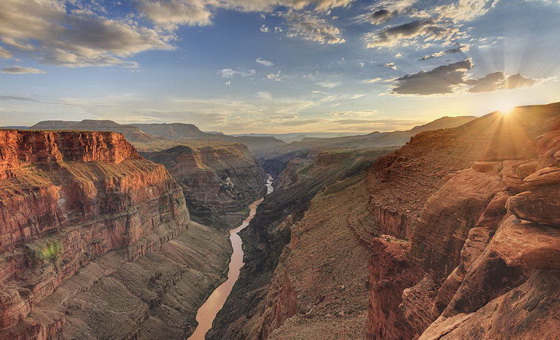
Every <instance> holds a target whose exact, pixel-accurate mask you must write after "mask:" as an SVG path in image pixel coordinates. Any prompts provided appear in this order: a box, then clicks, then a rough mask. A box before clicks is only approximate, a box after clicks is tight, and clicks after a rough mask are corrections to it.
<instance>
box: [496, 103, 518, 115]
mask: <svg viewBox="0 0 560 340" xmlns="http://www.w3.org/2000/svg"><path fill="white" fill-rule="evenodd" d="M514 109H515V105H514V104H509V103H504V104H501V105H499V106H498V112H500V113H501V114H503V115H509V114H510V113H512V112H513V110H514Z"/></svg>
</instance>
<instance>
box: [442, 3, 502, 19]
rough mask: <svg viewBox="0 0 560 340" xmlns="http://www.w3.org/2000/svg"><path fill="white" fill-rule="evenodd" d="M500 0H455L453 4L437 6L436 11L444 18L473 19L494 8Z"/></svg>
mask: <svg viewBox="0 0 560 340" xmlns="http://www.w3.org/2000/svg"><path fill="white" fill-rule="evenodd" d="M498 2H500V0H453V1H452V3H451V4H447V5H441V6H437V7H435V8H434V9H433V10H434V12H435V13H439V14H440V16H441V17H442V18H447V19H452V20H454V21H456V22H459V21H472V20H474V19H476V18H478V17H480V16H483V15H484V14H486V13H487V12H488V11H489V10H491V9H492V8H494V7H495V6H496V4H497V3H498Z"/></svg>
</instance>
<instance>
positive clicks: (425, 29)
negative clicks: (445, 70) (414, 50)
mask: <svg viewBox="0 0 560 340" xmlns="http://www.w3.org/2000/svg"><path fill="white" fill-rule="evenodd" d="M458 33H459V29H458V28H455V27H452V26H447V25H445V24H444V23H438V22H436V21H434V20H432V19H426V20H415V21H411V22H408V23H406V24H402V25H398V26H392V27H387V28H385V29H382V30H380V31H377V32H370V33H366V34H365V36H364V40H365V41H366V46H367V48H375V47H393V46H396V45H399V46H409V45H411V44H412V43H415V42H417V40H419V39H421V40H422V41H425V42H426V41H436V40H443V41H451V40H453V39H454V38H455V37H456V36H457V34H458Z"/></svg>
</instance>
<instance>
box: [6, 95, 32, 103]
mask: <svg viewBox="0 0 560 340" xmlns="http://www.w3.org/2000/svg"><path fill="white" fill-rule="evenodd" d="M0 100H15V101H23V102H34V101H35V99H33V98H29V97H19V96H0Z"/></svg>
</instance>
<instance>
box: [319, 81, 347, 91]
mask: <svg viewBox="0 0 560 340" xmlns="http://www.w3.org/2000/svg"><path fill="white" fill-rule="evenodd" d="M316 84H317V85H319V86H321V87H324V88H327V89H332V88H335V87H337V86H340V85H342V83H339V82H332V81H323V82H318V83H316Z"/></svg>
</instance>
